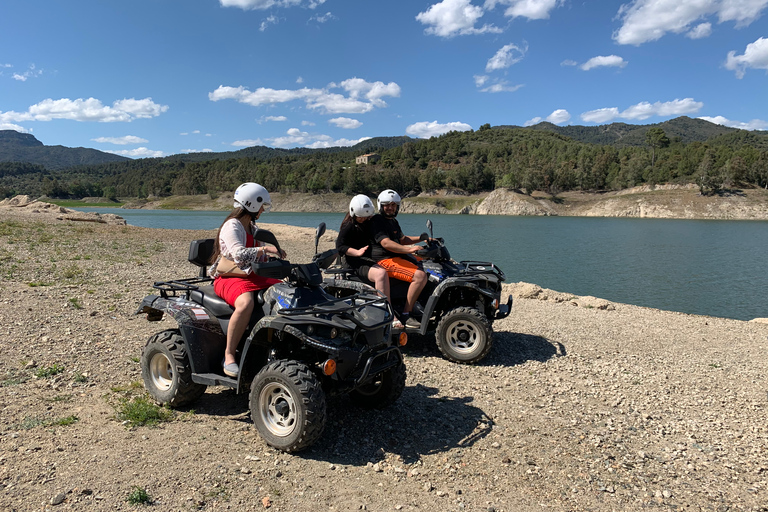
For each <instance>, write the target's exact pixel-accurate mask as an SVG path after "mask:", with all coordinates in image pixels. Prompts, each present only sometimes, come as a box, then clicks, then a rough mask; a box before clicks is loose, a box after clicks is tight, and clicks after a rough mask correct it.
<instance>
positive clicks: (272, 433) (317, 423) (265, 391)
mask: <svg viewBox="0 0 768 512" xmlns="http://www.w3.org/2000/svg"><path fill="white" fill-rule="evenodd" d="M250 407H251V417H252V418H253V423H254V424H255V425H256V429H257V430H258V431H259V434H261V437H263V438H264V440H265V441H266V442H267V444H269V445H270V446H273V447H275V448H277V449H278V450H282V451H285V452H295V451H298V450H301V449H303V448H306V447H308V446H310V445H311V444H313V443H314V442H315V441H317V440H318V439H319V438H320V436H321V435H322V433H323V429H324V428H325V393H324V392H323V388H322V387H321V385H320V381H319V380H318V379H317V377H316V376H315V374H314V373H312V372H311V371H310V370H309V368H307V366H305V365H303V364H301V363H299V362H298V361H286V360H279V361H274V362H272V363H270V364H268V365H267V366H265V367H264V368H262V369H261V371H259V373H258V374H257V375H256V377H255V378H254V379H253V383H252V384H251V395H250Z"/></svg>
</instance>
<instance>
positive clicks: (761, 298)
mask: <svg viewBox="0 0 768 512" xmlns="http://www.w3.org/2000/svg"><path fill="white" fill-rule="evenodd" d="M79 209H80V210H83V211H98V212H102V213H115V214H117V215H120V216H122V217H124V218H125V219H126V220H127V221H128V223H129V224H131V225H134V226H143V227H153V228H175V229H215V228H218V227H219V225H220V224H221V222H222V220H223V219H224V217H226V215H227V212H222V211H217V212H201V211H173V210H124V209H120V208H79ZM342 218H343V214H328V213H313V214H305V213H277V212H271V213H269V214H267V215H265V216H264V217H263V219H262V222H260V224H261V225H263V226H264V227H267V225H268V223H270V222H273V223H279V224H290V225H294V226H302V227H315V226H317V225H318V224H319V223H320V222H325V223H326V224H327V226H328V228H329V229H336V230H337V229H338V227H339V224H340V223H341V220H342ZM428 218H431V219H432V222H433V224H434V235H435V236H439V237H443V238H444V239H445V241H446V244H447V246H448V248H449V249H450V251H451V256H453V257H454V258H455V259H457V260H461V259H476V260H484V261H493V262H494V263H496V264H497V265H498V266H500V267H501V269H502V270H504V272H505V273H506V275H507V282H516V281H526V282H531V283H536V284H538V285H539V286H542V287H544V288H551V289H553V290H558V291H562V292H567V293H573V294H574V295H593V296H595V297H601V298H605V299H608V300H612V301H616V302H625V303H629V304H637V305H640V306H648V307H654V308H659V309H667V310H671V311H680V312H684V313H693V314H701V315H712V316H722V317H727V318H736V319H742V320H749V319H752V318H756V317H768V302H766V299H765V294H766V291H768V272H766V270H767V269H768V222H765V221H699V220H667V219H663V220H661V219H625V218H621V219H618V218H590V217H508V216H491V215H432V216H426V215H407V214H401V215H399V216H398V220H399V221H400V224H401V226H402V227H403V231H404V232H405V233H406V234H408V235H418V234H420V233H422V232H424V231H425V230H426V228H425V223H426V221H427V219H428Z"/></svg>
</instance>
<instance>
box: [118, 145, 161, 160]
mask: <svg viewBox="0 0 768 512" xmlns="http://www.w3.org/2000/svg"><path fill="white" fill-rule="evenodd" d="M105 153H112V154H113V155H121V156H127V157H130V158H158V157H161V156H164V155H163V152H162V151H154V150H152V149H147V148H145V147H140V148H136V149H123V150H121V151H105Z"/></svg>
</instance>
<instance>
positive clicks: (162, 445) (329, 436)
mask: <svg viewBox="0 0 768 512" xmlns="http://www.w3.org/2000/svg"><path fill="white" fill-rule="evenodd" d="M223 216H224V214H223V215H222V217H223ZM263 227H269V228H271V229H273V230H274V231H275V233H276V234H277V236H278V239H279V240H281V241H282V242H283V243H284V246H285V248H286V249H287V250H288V255H289V259H292V260H294V261H306V260H308V259H309V257H310V255H311V254H312V253H313V244H312V234H313V230H308V229H301V228H294V227H289V226H278V225H272V226H267V224H266V223H265V224H264V225H263ZM213 235H214V232H213V231H182V230H151V229H143V228H136V227H132V226H118V225H113V224H102V223H97V222H82V221H70V220H56V217H55V216H54V215H51V214H48V213H45V212H44V211H42V210H39V212H38V213H36V214H32V213H29V212H28V211H24V209H23V208H0V263H1V266H0V272H2V278H1V279H0V322H2V324H3V325H4V326H6V329H5V333H4V334H2V335H0V353H1V354H2V357H0V408H2V415H0V510H2V511H6V510H8V511H28V510H29V511H32V510H136V509H137V508H141V505H134V504H131V503H130V502H129V497H130V496H134V497H135V496H136V492H137V491H138V490H143V491H146V493H147V495H148V496H149V499H150V500H151V502H152V508H153V509H154V510H264V509H271V510H283V511H304V510H306V511H309V510H312V511H323V510H327V511H343V510H370V511H386V510H404V511H411V510H417V511H462V510H471V511H496V512H501V511H521V510H522V511H525V510H550V509H551V510H563V511H566V510H567V511H570V510H596V511H608V510H641V509H661V510H679V509H689V510H717V511H725V510H768V427H767V426H766V402H767V398H768V397H767V395H766V391H767V390H768V383H767V382H766V374H768V355H767V353H766V345H767V344H768V325H766V324H761V323H756V322H742V321H737V320H727V319H720V318H713V317H703V316H694V315H685V314H679V313H671V312H665V311H659V310H654V309H648V308H640V307H636V306H630V305H625V304H615V303H608V302H606V301H602V300H600V299H594V298H582V297H573V296H570V295H566V294H562V293H557V292H552V291H549V290H540V289H538V288H537V287H535V286H534V285H526V284H522V283H519V284H515V285H510V286H509V287H508V288H507V291H508V292H510V293H512V294H513V295H515V296H516V297H517V298H516V300H515V305H514V307H513V310H512V314H511V315H510V316H509V318H507V319H505V320H502V321H499V322H497V323H495V324H494V330H495V332H496V334H495V338H494V343H495V344H494V348H493V350H492V351H491V354H490V356H489V357H488V358H487V359H486V360H485V361H483V362H482V363H481V364H480V365H478V366H461V365H456V364H452V363H449V362H448V361H445V360H444V359H442V358H440V357H439V353H438V351H437V349H436V348H435V347H434V343H433V342H432V341H431V340H430V339H429V338H417V337H412V338H411V340H410V342H409V344H408V346H407V347H406V350H405V352H406V365H407V368H408V382H407V387H406V390H405V392H404V393H403V396H402V397H401V399H400V400H399V401H398V402H397V404H395V406H393V407H391V408H389V409H387V410H384V411H374V412H366V411H363V410H360V409H356V408H354V407H352V406H351V405H350V403H349V401H348V399H346V398H334V399H331V400H330V401H329V409H328V410H329V422H328V425H327V428H326V431H325V434H324V436H323V437H322V438H321V439H320V441H319V442H318V443H317V444H316V445H315V446H313V447H312V448H310V449H309V450H307V451H304V452H301V453H299V454H295V455H289V454H284V453H281V452H278V451H275V450H273V449H271V448H269V447H268V446H267V445H266V444H265V443H264V442H263V441H262V440H261V438H260V437H259V436H258V434H257V433H256V432H255V429H254V428H253V424H252V422H251V420H250V415H249V411H248V403H247V396H245V395H240V396H238V395H234V394H233V393H232V392H231V391H229V390H225V389H223V388H209V389H208V391H207V392H206V394H205V395H204V396H203V397H202V398H201V399H200V400H199V401H198V402H196V403H195V404H194V406H193V408H186V409H181V410H176V411H174V412H173V420H172V421H167V422H163V423H160V424H159V425H158V426H156V427H147V426H142V427H131V426H130V425H128V424H125V423H124V422H123V421H122V420H121V418H120V417H119V414H118V409H119V406H120V403H121V400H125V399H127V398H130V397H134V398H135V397H139V396H142V394H143V389H142V385H141V375H140V368H139V364H138V358H139V355H140V353H141V347H142V346H143V344H144V343H145V341H146V340H147V338H148V337H149V336H150V335H152V334H153V333H155V332H157V331H160V330H163V329H168V328H173V327H174V326H175V324H174V323H173V322H172V321H169V320H163V321H162V322H160V323H149V322H147V321H146V319H145V318H144V317H143V316H133V312H134V311H135V309H136V307H137V305H138V302H139V301H140V299H141V298H142V297H143V296H145V295H147V294H148V293H149V292H150V291H151V284H152V282H153V281H155V280H159V279H166V278H173V277H184V276H191V275H193V274H194V273H195V271H194V269H193V267H191V265H189V264H188V263H187V262H186V254H187V248H188V244H189V241H190V240H192V239H195V238H204V237H211V236H213ZM334 236H335V233H329V234H327V235H326V236H325V237H324V238H323V240H322V241H321V249H323V248H330V247H332V244H333V239H334ZM505 270H506V271H507V274H508V275H509V276H511V277H512V279H514V278H515V277H516V276H515V272H514V269H505ZM528 297H530V298H528Z"/></svg>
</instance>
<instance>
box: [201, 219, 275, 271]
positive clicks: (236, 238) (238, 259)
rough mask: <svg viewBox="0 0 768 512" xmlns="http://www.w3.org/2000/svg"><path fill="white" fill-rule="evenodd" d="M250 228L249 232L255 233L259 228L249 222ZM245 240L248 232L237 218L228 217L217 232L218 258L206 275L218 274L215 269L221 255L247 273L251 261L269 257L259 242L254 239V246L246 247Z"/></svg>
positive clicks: (249, 269) (264, 259)
mask: <svg viewBox="0 0 768 512" xmlns="http://www.w3.org/2000/svg"><path fill="white" fill-rule="evenodd" d="M250 228H251V233H255V232H256V231H257V230H258V229H259V228H258V226H256V224H251V226H250ZM247 240H248V232H247V231H246V230H245V228H244V227H243V224H242V222H240V221H239V220H237V219H229V220H228V221H226V222H225V223H224V224H223V225H222V226H221V232H220V233H219V247H220V248H221V255H220V256H219V259H217V260H216V262H215V263H214V264H213V265H211V268H210V271H209V273H208V275H210V276H211V277H217V276H218V275H219V274H218V272H217V271H216V269H217V267H218V266H219V261H221V258H222V257H224V258H227V259H229V260H232V261H234V262H235V264H237V266H238V267H240V268H241V269H243V270H244V271H245V272H246V273H247V274H250V273H251V263H258V262H260V261H267V260H268V259H269V258H268V257H267V252H266V250H265V248H264V247H263V245H262V243H261V242H259V241H258V240H254V245H255V247H246V242H247Z"/></svg>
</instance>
